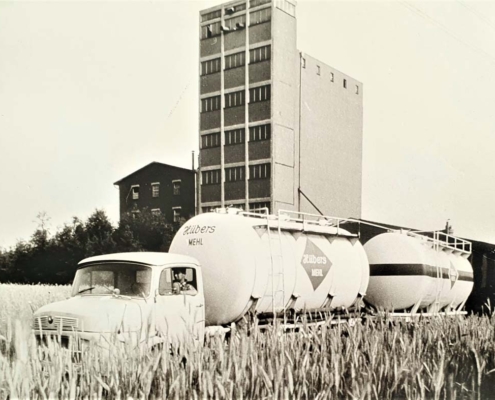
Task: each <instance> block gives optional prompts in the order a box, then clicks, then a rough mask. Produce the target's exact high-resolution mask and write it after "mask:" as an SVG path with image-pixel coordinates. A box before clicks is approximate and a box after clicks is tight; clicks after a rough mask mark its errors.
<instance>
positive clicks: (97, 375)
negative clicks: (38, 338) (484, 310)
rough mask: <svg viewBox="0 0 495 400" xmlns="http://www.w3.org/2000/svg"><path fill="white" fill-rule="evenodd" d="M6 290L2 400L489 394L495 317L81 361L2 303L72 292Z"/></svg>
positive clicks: (23, 305)
mask: <svg viewBox="0 0 495 400" xmlns="http://www.w3.org/2000/svg"><path fill="white" fill-rule="evenodd" d="M4 289H5V286H0V301H1V304H2V305H6V307H3V308H2V314H1V316H2V319H1V321H2V325H1V326H0V332H4V333H2V334H1V335H2V336H3V339H0V341H1V340H3V349H4V350H3V352H0V399H7V398H10V399H12V398H30V399H36V398H39V399H44V398H63V399H65V398H74V399H76V398H77V399H93V398H119V399H127V398H134V399H136V398H151V399H166V398H167V399H169V398H170V399H196V398H197V399H203V398H211V399H272V398H273V399H335V398H348V399H397V398H400V399H423V398H432V399H488V398H493V397H495V329H494V325H495V318H493V317H476V316H471V317H468V318H448V319H445V318H433V319H428V320H418V321H416V322H415V323H401V324H395V323H389V322H387V321H365V322H364V323H363V324H356V325H355V326H353V327H348V326H340V327H333V328H330V327H328V326H323V327H322V328H320V329H311V328H309V327H306V328H304V329H303V330H302V331H301V332H297V333H290V334H285V335H280V334H279V333H278V332H277V331H276V330H273V329H272V330H268V331H266V332H259V331H256V330H254V331H253V332H251V334H250V335H247V334H246V332H244V331H237V332H236V333H235V334H234V335H233V336H232V338H231V340H229V341H225V340H223V339H221V338H218V337H216V338H212V339H211V340H209V341H208V342H207V343H206V344H205V346H202V347H200V348H185V349H183V350H182V351H183V353H182V355H180V356H178V355H170V354H169V352H168V351H154V352H140V351H139V350H137V349H130V348H123V347H119V346H115V347H114V348H112V349H111V350H110V353H111V354H110V357H108V356H105V355H104V354H103V353H101V352H99V351H98V349H95V348H91V349H89V350H88V352H87V353H86V355H85V357H84V360H83V362H82V363H77V362H74V360H73V358H72V357H71V354H70V353H69V352H68V351H67V350H65V349H61V348H59V347H58V345H57V344H54V343H51V344H49V346H48V347H46V348H40V347H37V346H36V345H35V342H34V338H33V337H32V336H31V334H30V329H29V326H30V322H31V314H30V313H31V311H30V305H29V303H28V302H27V301H26V299H22V301H21V300H20V297H17V296H15V295H14V296H13V294H12V293H10V294H9V295H8V296H9V297H7V298H8V299H10V300H9V302H8V303H5V301H4V300H5V293H7V292H8V291H9V290H10V291H11V292H12V291H13V292H15V291H16V290H18V291H19V292H22V293H28V292H31V293H33V294H32V295H31V296H29V297H30V300H29V301H31V304H36V305H41V304H44V303H45V302H48V300H52V301H53V300H54V299H55V298H58V296H60V298H64V297H66V296H67V291H68V289H67V288H66V287H52V288H47V287H39V286H33V287H22V286H17V287H15V286H13V285H12V286H9V287H8V290H7V291H5V290H4ZM48 290H49V291H50V295H49V297H50V298H48V293H47V292H48ZM35 294H37V295H39V296H40V298H36V296H35ZM12 296H13V297H12ZM15 299H19V300H18V301H17V303H15ZM12 301H14V304H11V303H10V302H12ZM5 316H6V317H7V319H4V317H5ZM8 321H11V322H10V323H9V322H8ZM184 359H185V360H187V361H186V362H184ZM492 390H493V391H492Z"/></svg>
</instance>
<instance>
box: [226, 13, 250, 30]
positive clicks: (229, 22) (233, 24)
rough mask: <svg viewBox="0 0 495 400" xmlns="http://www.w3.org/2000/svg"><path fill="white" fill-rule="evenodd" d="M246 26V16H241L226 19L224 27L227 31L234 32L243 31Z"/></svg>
mask: <svg viewBox="0 0 495 400" xmlns="http://www.w3.org/2000/svg"><path fill="white" fill-rule="evenodd" d="M245 26H246V15H245V14H243V15H239V16H238V17H234V18H229V19H225V21H224V27H225V28H226V30H227V31H234V30H237V29H242V28H244V27H245Z"/></svg>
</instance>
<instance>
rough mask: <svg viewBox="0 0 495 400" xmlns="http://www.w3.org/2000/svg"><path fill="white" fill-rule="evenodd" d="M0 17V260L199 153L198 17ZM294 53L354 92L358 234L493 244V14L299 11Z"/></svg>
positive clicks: (5, 10) (375, 7) (154, 12)
mask: <svg viewBox="0 0 495 400" xmlns="http://www.w3.org/2000/svg"><path fill="white" fill-rule="evenodd" d="M220 3H222V1H186V0H181V1H179V2H175V1H154V2H145V1H141V2H133V1H128V2H117V1H106V2H97V1H87V2H72V1H66V2H41V1H34V2H22V1H13V2H5V1H3V2H0V177H1V186H0V205H1V207H0V248H4V249H7V248H10V247H11V246H14V245H15V244H16V243H17V242H18V241H21V240H29V238H30V237H31V235H32V233H33V232H34V230H35V229H36V227H37V225H38V222H37V215H38V214H39V213H42V212H44V213H46V215H47V216H48V217H49V220H48V228H49V229H50V231H51V232H52V233H54V232H55V231H56V230H57V229H58V228H60V227H61V226H63V224H64V223H70V221H71V220H72V217H74V216H77V217H79V218H81V219H85V218H87V217H88V216H89V215H90V214H91V213H92V212H94V210H95V209H103V210H105V211H106V212H107V214H108V215H109V217H110V219H111V220H112V221H113V222H114V223H117V222H118V212H119V204H118V201H119V198H118V189H117V187H115V186H114V185H113V183H114V182H116V181H118V180H119V179H121V178H123V177H124V176H126V175H128V174H130V173H131V172H133V171H135V170H137V169H139V168H141V167H143V166H144V165H146V164H148V163H150V162H152V161H158V162H163V163H167V164H172V165H177V166H181V167H186V168H190V167H191V152H192V151H193V150H194V151H196V154H197V151H198V139H197V135H198V114H197V112H198V111H197V110H198V51H199V42H198V35H199V34H198V13H199V10H201V9H204V8H208V7H211V6H213V5H217V4H220ZM296 14H297V20H298V49H299V50H301V51H303V52H305V53H307V54H309V55H311V56H312V57H315V58H317V59H319V60H321V61H323V62H325V63H326V64H328V65H330V66H332V67H334V68H336V69H338V70H340V71H342V72H344V73H346V74H348V75H350V76H352V77H354V78H355V79H357V80H359V81H361V82H363V85H364V91H363V98H364V100H363V101H364V130H363V186H362V187H363V204H362V208H363V215H362V217H363V218H365V219H370V220H374V221H380V222H384V223H391V224H397V225H404V226H410V227H414V228H417V229H425V230H433V229H443V228H444V226H445V222H446V221H447V219H450V222H451V225H452V226H453V228H454V232H455V234H456V235H459V236H462V237H466V238H471V239H477V240H483V241H488V242H492V243H495V184H494V183H495V162H494V161H493V153H494V150H495V111H494V106H495V78H494V74H493V71H494V70H495V1H492V2H475V1H467V0H466V1H459V0H457V1H438V2H415V1H400V0H398V1H383V2H374V1H364V2H363V1H361V2H358V1H345V2H344V1H342V2H337V1H309V0H302V1H299V2H298V5H297V9H296Z"/></svg>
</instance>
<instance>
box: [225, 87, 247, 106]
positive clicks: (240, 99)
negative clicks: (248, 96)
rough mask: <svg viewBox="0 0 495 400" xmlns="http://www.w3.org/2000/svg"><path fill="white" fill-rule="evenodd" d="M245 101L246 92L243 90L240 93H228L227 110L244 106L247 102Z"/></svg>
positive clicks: (226, 99) (226, 98) (226, 96)
mask: <svg viewBox="0 0 495 400" xmlns="http://www.w3.org/2000/svg"><path fill="white" fill-rule="evenodd" d="M244 99H245V92H244V90H241V91H239V92H233V93H227V94H226V95H225V108H230V107H239V106H243V105H244V102H245V100H244Z"/></svg>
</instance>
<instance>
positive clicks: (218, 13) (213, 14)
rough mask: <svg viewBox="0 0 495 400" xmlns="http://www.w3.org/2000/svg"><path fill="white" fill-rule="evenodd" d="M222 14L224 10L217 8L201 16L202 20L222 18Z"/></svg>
mask: <svg viewBox="0 0 495 400" xmlns="http://www.w3.org/2000/svg"><path fill="white" fill-rule="evenodd" d="M221 16H222V10H215V11H212V12H209V13H207V14H203V15H202V16H201V21H202V22H205V21H209V20H210V19H215V18H220V17H221Z"/></svg>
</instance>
